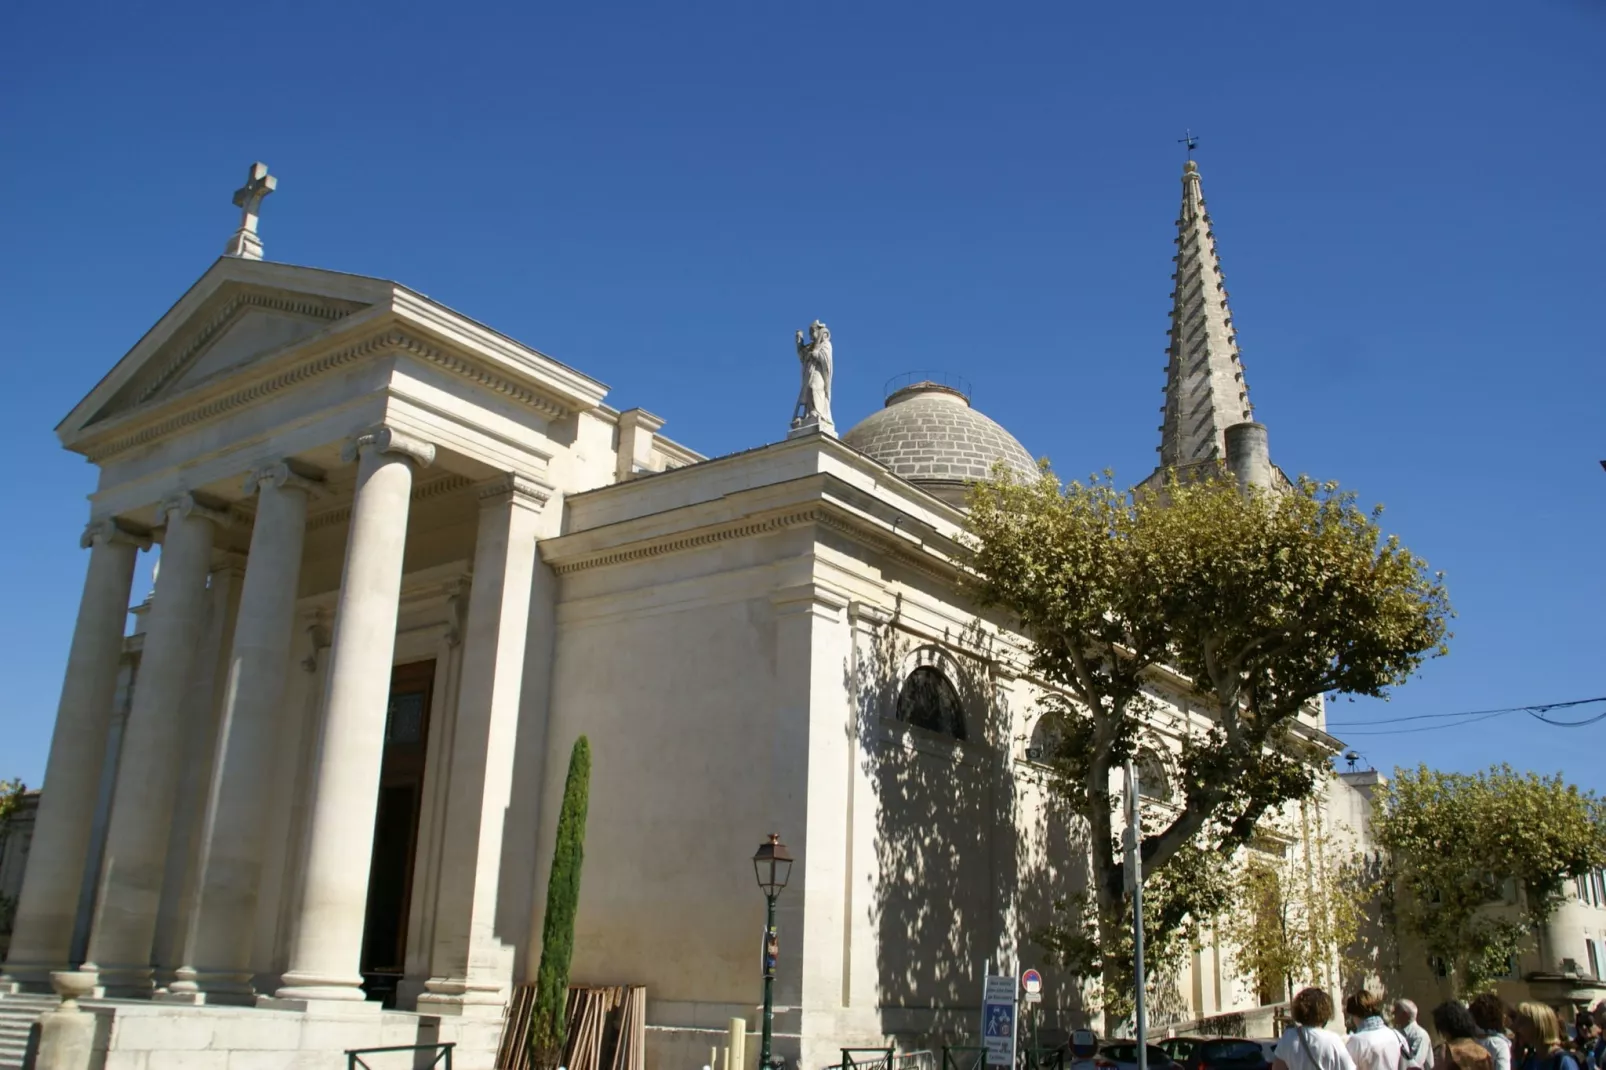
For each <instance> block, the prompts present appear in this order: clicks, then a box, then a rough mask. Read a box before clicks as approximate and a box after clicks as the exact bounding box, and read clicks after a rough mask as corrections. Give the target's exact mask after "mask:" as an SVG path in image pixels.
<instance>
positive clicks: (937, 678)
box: [898, 665, 965, 741]
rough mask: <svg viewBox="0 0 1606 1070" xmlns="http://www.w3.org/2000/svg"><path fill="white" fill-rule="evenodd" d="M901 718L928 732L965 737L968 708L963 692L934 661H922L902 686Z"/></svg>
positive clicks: (899, 696)
mask: <svg viewBox="0 0 1606 1070" xmlns="http://www.w3.org/2000/svg"><path fill="white" fill-rule="evenodd" d="M898 720H900V721H902V722H903V723H904V724H908V725H913V726H914V727H916V728H924V729H925V730H926V731H928V732H941V733H942V734H943V735H945V736H952V737H953V738H955V739H957V740H961V741H963V740H964V739H965V711H964V708H963V705H962V704H961V703H960V701H959V692H958V691H955V690H954V685H953V684H952V683H950V682H949V680H948V677H946V676H944V675H943V672H942V670H941V669H939V668H937V667H936V666H934V665H922V666H920V667H919V668H917V669H915V671H914V672H911V673H910V674H909V675H908V676H907V677H905V678H904V681H903V687H901V688H900V689H899V690H898Z"/></svg>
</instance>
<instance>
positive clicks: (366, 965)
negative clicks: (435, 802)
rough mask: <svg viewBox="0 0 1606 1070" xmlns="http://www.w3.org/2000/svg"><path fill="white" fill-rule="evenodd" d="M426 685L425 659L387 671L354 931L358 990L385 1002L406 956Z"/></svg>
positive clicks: (392, 997) (430, 679) (428, 667)
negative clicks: (363, 894)
mask: <svg viewBox="0 0 1606 1070" xmlns="http://www.w3.org/2000/svg"><path fill="white" fill-rule="evenodd" d="M434 687H435V662H434V660H433V659H432V660H430V661H414V662H409V663H408V664H406V665H398V666H396V667H395V669H393V670H392V671H391V675H390V705H389V707H388V709H387V710H386V713H385V751H384V757H383V759H382V760H381V762H380V766H379V799H378V804H377V806H376V808H375V811H374V850H373V856H372V861H371V863H370V865H369V870H368V910H367V914H366V916H365V918H364V921H363V934H362V977H363V989H364V990H365V991H366V992H367V993H368V998H369V999H376V1000H379V1001H381V1002H382V1003H384V1005H385V1006H387V1007H394V1006H395V1005H396V986H397V985H398V984H399V983H400V982H401V979H402V973H403V971H404V968H405V963H406V961H407V916H408V912H409V908H410V907H411V905H412V898H413V868H414V862H415V861H416V859H417V855H418V815H419V810H420V806H421V803H422V801H423V797H424V755H425V750H426V747H427V745H428V743H429V713H430V710H429V700H430V695H431V694H432V693H433V691H434Z"/></svg>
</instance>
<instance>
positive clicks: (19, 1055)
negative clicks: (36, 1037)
mask: <svg viewBox="0 0 1606 1070" xmlns="http://www.w3.org/2000/svg"><path fill="white" fill-rule="evenodd" d="M59 1004H60V1001H59V1000H57V999H56V997H54V996H31V995H6V996H0V1070H22V1060H23V1057H24V1056H25V1055H26V1054H27V1051H28V1034H29V1033H30V1032H31V1031H32V1029H33V1024H34V1023H35V1022H37V1021H38V1020H39V1016H40V1015H41V1014H44V1013H45V1012H46V1011H50V1010H54V1009H55V1008H56V1007H57V1006H58V1005H59Z"/></svg>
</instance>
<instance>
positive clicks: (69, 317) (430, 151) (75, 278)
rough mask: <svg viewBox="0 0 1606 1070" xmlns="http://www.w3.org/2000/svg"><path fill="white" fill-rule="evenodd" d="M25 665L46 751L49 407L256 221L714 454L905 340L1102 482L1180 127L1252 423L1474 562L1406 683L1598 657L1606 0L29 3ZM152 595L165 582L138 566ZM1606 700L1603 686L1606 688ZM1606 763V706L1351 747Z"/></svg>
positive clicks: (5, 399)
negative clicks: (255, 216) (404, 288)
mask: <svg viewBox="0 0 1606 1070" xmlns="http://www.w3.org/2000/svg"><path fill="white" fill-rule="evenodd" d="M0 31H3V32H0V130H3V131H4V133H3V142H0V144H3V145H4V150H5V151H4V157H5V166H4V167H3V168H0V249H3V251H4V255H3V256H0V282H3V286H4V293H5V326H6V332H5V338H6V344H7V354H6V363H7V365H8V366H9V367H10V368H11V369H12V374H11V376H10V378H9V380H8V383H7V387H6V389H5V391H4V392H3V393H0V445H3V447H4V450H5V454H6V457H7V460H8V463H7V464H6V465H5V466H4V469H3V471H4V477H3V478H4V479H5V481H6V486H5V487H4V490H5V494H4V501H6V502H7V504H8V506H9V521H10V522H9V524H8V525H7V533H8V537H9V546H8V556H9V558H10V560H11V561H12V563H13V566H12V569H11V571H10V580H9V584H8V587H7V589H6V595H7V596H8V597H7V601H8V605H7V612H6V613H5V615H4V617H3V618H0V649H3V650H4V651H5V655H4V656H5V659H6V664H7V667H8V671H7V674H6V675H7V685H8V686H7V688H6V693H5V698H4V700H3V704H0V775H7V774H9V775H20V776H22V777H24V778H26V779H27V780H28V781H30V782H32V783H37V782H38V781H39V779H40V777H41V775H42V771H43V768H44V757H45V752H46V748H47V746H48V742H49V736H50V727H51V722H52V720H53V718H54V715H55V706H56V699H57V693H58V689H59V687H60V676H61V671H62V665H63V662H64V659H65V656H66V650H67V645H68V639H69V636H70V633H71V629H72V624H73V616H74V614H75V612H76V607H77V601H78V595H79V590H80V584H81V582H82V578H83V572H84V567H85V555H84V554H83V553H82V552H81V551H80V550H79V549H78V548H77V542H78V535H79V532H80V530H81V528H82V526H83V523H84V522H85V520H86V519H87V506H86V504H85V502H84V495H85V494H86V493H88V491H89V490H90V489H91V486H92V472H91V470H90V468H89V467H88V466H87V464H86V463H85V462H83V461H82V460H80V459H79V458H77V457H75V456H72V455H69V454H66V453H64V452H62V451H61V450H60V449H59V447H58V445H57V443H56V441H55V438H54V436H53V433H52V428H53V427H54V425H55V424H56V422H57V421H58V420H59V419H60V417H61V416H63V415H64V414H65V413H66V412H67V411H68V409H70V408H71V407H72V405H73V404H74V403H75V402H76V401H77V400H78V399H79V398H80V397H81V396H82V395H83V394H84V393H85V392H86V391H87V390H88V389H89V388H90V387H91V386H92V385H93V384H94V383H95V381H96V380H97V379H98V378H99V377H100V376H101V375H102V374H103V373H104V372H105V371H106V369H108V368H110V367H111V365H112V364H113V363H114V362H115V361H116V360H117V359H118V358H119V357H120V356H121V355H122V354H123V353H124V352H125V351H126V350H127V349H128V348H129V347H130V346H131V345H132V344H133V343H134V342H135V341H136V340H137V339H138V338H139V336H140V334H141V333H142V332H143V331H144V330H145V329H146V328H147V327H148V326H149V325H150V324H151V323H152V322H154V321H155V320H156V318H157V317H158V316H160V315H161V314H162V312H163V311H164V310H165V309H166V308H167V307H168V305H170V304H171V303H172V302H173V301H174V300H175V299H176V298H177V297H178V296H179V294H181V293H182V292H183V291H184V289H185V288H186V287H187V286H188V285H189V284H190V283H191V282H192V281H193V280H194V279H195V278H196V277H197V276H198V275H199V274H200V273H201V272H202V271H204V270H205V269H206V268H207V266H208V265H209V264H210V263H211V262H212V260H213V258H214V257H215V256H216V255H217V254H218V253H219V252H220V251H221V250H222V248H223V244H224V242H225V241H226V240H227V238H228V236H229V234H230V232H231V231H232V229H233V227H234V225H235V221H236V218H237V217H236V213H235V210H234V209H233V208H232V206H231V205H230V204H229V197H230V194H231V193H232V191H233V190H234V189H235V187H236V186H238V185H239V184H240V181H241V179H242V177H243V175H244V172H245V169H246V167H247V165H248V164H250V163H251V161H253V160H257V159H261V160H265V161H267V162H268V163H269V164H270V165H271V166H272V169H273V171H274V173H275V174H276V175H278V176H279V179H280V183H279V190H278V192H277V193H276V194H274V195H273V196H272V197H271V198H270V199H269V200H268V202H267V204H266V206H265V210H264V217H263V224H262V234H263V238H264V240H265V242H266V246H267V254H268V257H269V258H270V259H274V260H283V261H288V262H291V263H297V264H309V265H315V266H319V267H327V268H334V269H339V270H344V271H352V272H361V273H367V274H373V275H381V276H385V277H388V278H392V279H397V280H400V281H402V282H404V283H406V284H407V285H409V286H412V287H414V288H416V289H419V290H422V291H423V292H425V293H428V294H430V295H431V296H432V297H435V298H437V299H439V300H442V301H444V302H446V303H448V304H450V305H452V306H454V307H456V308H458V309H460V310H462V311H464V312H465V313H468V314H470V315H472V316H475V317H476V318H478V319H481V320H483V321H484V322H486V323H489V324H492V325H494V326H495V327H497V328H499V329H500V330H502V331H504V332H506V333H508V334H511V335H513V336H514V337H516V338H519V339H521V340H523V341H525V342H528V343H530V344H532V345H534V346H537V347H539V348H541V349H542V350H544V351H546V352H548V353H551V354H553V355H554V356H556V357H558V358H560V359H562V360H564V361H567V362H569V363H571V364H573V365H575V366H577V367H579V368H581V369H583V370H585V371H587V372H589V373H591V374H593V375H595V376H597V377H598V378H600V379H602V380H604V381H606V382H608V383H610V384H612V386H613V388H614V392H613V394H612V395H611V397H610V400H611V401H612V402H613V403H614V404H616V405H618V406H620V407H627V406H631V405H642V406H645V407H647V408H649V409H651V410H652V411H654V412H657V413H659V414H661V415H663V416H664V417H666V418H667V420H668V424H667V426H666V427H665V433H666V434H669V435H671V436H674V437H676V438H678V439H680V440H682V441H684V442H686V443H687V444H689V445H691V446H693V447H695V448H696V449H698V450H700V451H702V452H704V453H708V454H718V453H722V452H727V451H731V450H737V449H742V448H746V447H749V446H753V445H756V444H759V443H762V442H765V441H769V440H773V439H776V438H778V437H780V436H781V435H782V434H783V433H784V430H785V427H786V422H787V420H788V418H789V416H790V413H791V407H792V402H793V400H794V397H795V392H796V362H795V357H794V355H793V353H792V348H791V334H792V331H793V330H795V329H796V328H798V327H801V326H803V325H805V324H806V323H807V322H808V321H809V320H810V319H812V318H813V317H816V316H819V317H822V318H824V319H825V320H826V321H827V322H829V323H830V324H831V327H832V329H833V334H834V338H835V340H836V343H837V345H836V358H837V369H838V371H837V397H836V402H835V408H836V412H837V419H838V422H839V424H841V425H842V426H848V425H850V424H851V423H853V422H854V421H856V420H857V419H859V418H860V417H862V416H863V415H864V414H866V413H867V412H869V411H871V410H872V409H873V408H874V407H876V406H878V405H879V404H880V402H881V386H882V383H883V382H884V381H885V380H886V379H887V378H888V377H889V376H892V375H894V374H896V373H899V372H902V371H905V370H907V369H911V368H937V369H945V370H948V371H952V372H957V373H960V374H963V375H965V376H968V377H969V378H970V379H971V380H972V382H973V383H974V387H975V401H976V405H977V407H978V408H980V409H981V410H982V411H984V412H987V413H988V414H989V415H991V416H993V417H994V418H996V419H998V420H999V421H1000V422H1002V423H1003V424H1004V425H1005V426H1007V427H1008V428H1010V429H1011V430H1012V431H1014V432H1015V434H1016V435H1017V436H1018V437H1019V438H1020V439H1021V440H1022V441H1023V442H1024V443H1025V444H1026V446H1027V448H1028V449H1030V450H1031V451H1033V452H1034V453H1036V454H1046V455H1048V456H1049V457H1051V458H1052V459H1053V461H1054V462H1055V464H1056V466H1057V467H1058V468H1059V469H1060V470H1061V471H1062V472H1065V473H1070V474H1076V473H1082V472H1087V471H1090V470H1092V469H1096V468H1103V467H1106V466H1108V467H1112V468H1114V469H1115V470H1116V472H1117V474H1118V475H1119V476H1120V477H1122V478H1124V479H1128V480H1133V481H1135V480H1137V479H1139V478H1141V477H1142V476H1144V475H1145V474H1147V473H1148V471H1149V470H1150V468H1151V467H1152V465H1153V463H1154V459H1155V453H1154V447H1155V445H1156V444H1157V442H1158V434H1157V432H1156V430H1155V428H1156V426H1157V424H1158V423H1159V412H1158V407H1159V405H1160V401H1161V386H1162V383H1163V374H1162V368H1163V364H1164V349H1165V331H1166V312H1167V308H1168V302H1167V293H1168V291H1169V289H1170V286H1169V279H1168V275H1169V272H1170V270H1171V263H1170V257H1171V255H1172V252H1173V248H1172V246H1171V238H1172V236H1173V233H1174V231H1173V228H1172V221H1173V219H1174V218H1175V216H1176V208H1177V201H1178V194H1179V185H1178V177H1179V173H1180V170H1181V164H1182V151H1181V149H1180V147H1179V146H1178V145H1177V143H1176V139H1177V138H1179V137H1180V136H1181V135H1182V132H1183V130H1184V128H1192V129H1193V130H1194V131H1195V132H1197V133H1199V134H1200V135H1201V137H1202V139H1203V140H1202V144H1201V146H1200V150H1199V160H1200V166H1201V169H1202V171H1203V174H1204V182H1205V193H1206V196H1207V198H1208V199H1209V202H1210V208H1211V212H1212V215H1213V217H1214V220H1215V224H1216V231H1217V235H1218V238H1219V244H1220V248H1221V252H1222V255H1223V258H1224V262H1225V266H1226V271H1227V277H1228V284H1229V286H1230V287H1231V291H1232V301H1233V307H1234V312H1235V314H1236V319H1237V324H1238V326H1239V329H1240V339H1241V341H1242V344H1243V348H1244V358H1245V362H1246V365H1247V368H1248V378H1249V382H1250V387H1251V400H1252V401H1253V402H1254V404H1255V407H1256V414H1257V416H1258V417H1259V418H1260V419H1261V420H1263V421H1264V422H1265V423H1267V424H1268V425H1269V426H1270V429H1271V443H1272V452H1273V457H1274V459H1275V460H1277V461H1278V462H1279V463H1280V464H1281V465H1282V466H1283V467H1284V468H1285V469H1287V470H1289V471H1290V472H1307V473H1310V474H1312V475H1315V476H1319V477H1322V478H1336V479H1340V480H1342V481H1343V482H1345V483H1346V484H1348V485H1350V486H1353V487H1355V488H1356V489H1357V490H1359V491H1360V493H1361V494H1362V496H1363V498H1365V499H1366V500H1368V501H1382V502H1385V503H1386V504H1387V505H1388V509H1389V511H1388V514H1387V518H1388V522H1389V524H1390V525H1391V526H1392V527H1393V528H1394V529H1395V530H1397V531H1398V532H1399V533H1400V534H1401V535H1402V536H1403V537H1404V538H1405V539H1406V541H1407V542H1408V544H1409V545H1410V546H1412V547H1413V548H1414V549H1416V550H1417V551H1418V552H1420V553H1421V554H1423V555H1424V556H1426V557H1427V558H1428V559H1429V560H1430V561H1431V562H1432V563H1433V564H1434V565H1435V566H1437V567H1439V568H1442V569H1444V570H1445V571H1446V572H1447V573H1448V574H1449V583H1450V587H1451V592H1452V595H1453V596H1454V599H1455V602H1456V606H1457V609H1458V610H1459V612H1460V619H1459V620H1458V621H1457V622H1456V632H1457V635H1456V638H1455V641H1454V643H1453V652H1452V654H1451V656H1450V657H1449V658H1446V659H1443V660H1440V661H1436V662H1434V663H1431V664H1430V665H1429V666H1428V667H1427V669H1426V670H1425V671H1424V673H1423V675H1422V678H1421V679H1420V680H1419V681H1417V682H1413V683H1412V684H1410V685H1409V686H1407V687H1406V688H1404V689H1402V690H1401V691H1400V692H1399V693H1398V694H1397V696H1396V697H1395V699H1394V701H1393V702H1392V703H1391V704H1390V705H1387V706H1380V705H1376V704H1372V703H1367V704H1357V705H1354V706H1349V705H1341V706H1339V707H1338V708H1337V709H1336V710H1335V718H1336V719H1348V720H1357V719H1370V718H1375V717H1379V716H1383V715H1393V716H1406V715H1412V714H1422V713H1439V712H1448V711H1456V710H1468V709H1481V708H1488V707H1500V706H1509V705H1515V704H1523V703H1529V702H1537V701H1550V700H1561V699H1571V698H1581V697H1589V696H1595V695H1602V694H1606V672H1603V669H1602V666H1603V664H1606V656H1603V646H1606V643H1603V640H1606V624H1603V619H1606V613H1603V610H1606V584H1603V581H1602V573H1603V555H1602V546H1603V536H1602V532H1603V529H1606V472H1603V471H1602V470H1601V468H1600V465H1599V463H1598V462H1599V460H1600V458H1602V457H1606V390H1603V386H1606V382H1603V379H1606V373H1603V367H1606V361H1603V350H1602V342H1601V339H1602V330H1603V327H1602V315H1603V313H1606V293H1603V276H1606V269H1603V267H1602V263H1603V259H1602V248H1603V241H1602V239H1603V237H1606V232H1603V227H1602V223H1601V220H1602V192H1603V190H1606V177H1603V176H1606V148H1603V146H1606V130H1603V128H1602V126H1601V116H1602V111H1603V109H1602V104H1603V103H1606V89H1603V86H1606V61H1603V59H1602V57H1603V56H1606V6H1603V5H1602V4H1601V3H1599V2H1598V0H1590V2H1584V0H1575V2H1571V3H1568V2H1558V0H1535V2H1533V3H1521V4H1514V3H1500V4H1491V3H1484V2H1470V3H1465V2H1464V3H1455V4H1450V3H1410V4H1375V5H1374V4H1362V5H1356V4H1342V5H1333V4H1327V5H1316V4H1269V3H1266V4H1216V5H1199V4H1188V5H1183V4H1130V5H1127V4H1104V5H1092V4H1065V3H1042V4H978V3H965V4H952V3H934V2H927V3H921V4H914V3H899V4H894V3H889V2H875V3H863V2H859V3H851V4H845V3H809V4H783V3H773V2H758V3H754V2H751V0H749V2H747V3H742V4H715V3H701V4H658V5H652V6H634V5H628V4H565V5H556V4H507V5H504V6H501V7H484V6H477V5H473V4H464V3H458V4H452V5H445V4H433V5H427V6H425V5H417V4H399V3H393V4H387V5H383V6H379V5H376V6H374V7H373V8H372V9H371V10H367V11H363V10H359V9H356V8H354V7H350V6H347V5H340V4H331V5H322V4H318V5H312V4H288V3H284V4H274V5H267V6H264V5H260V4H259V5H239V4H234V5H223V4H207V5H199V4H180V3H169V4H126V3H118V4H105V3H99V2H95V3H88V4H41V3H32V4H26V5H15V6H11V7H9V8H8V9H7V12H6V14H5V15H4V16H3V23H0ZM137 582H138V583H139V585H140V586H139V590H141V591H142V590H144V589H146V588H145V586H144V585H145V583H146V581H145V580H144V579H141V580H139V581H137ZM1597 708H1598V707H1597ZM1354 742H1355V743H1356V744H1357V745H1358V746H1359V748H1360V749H1361V750H1362V751H1363V752H1365V754H1366V755H1367V756H1368V758H1369V759H1370V760H1371V761H1373V762H1375V763H1376V764H1377V765H1378V766H1379V767H1382V768H1388V767H1391V766H1393V765H1394V764H1396V763H1415V762H1417V761H1419V760H1420V761H1426V762H1429V763H1432V764H1436V765H1440V766H1444V767H1455V768H1475V767H1480V766H1484V765H1487V764H1489V763H1491V762H1495V761H1499V760H1510V761H1512V762H1514V763H1516V764H1518V765H1521V766H1525V767H1533V768H1538V769H1543V770H1556V769H1564V770H1565V771H1566V772H1567V773H1568V775H1570V776H1571V777H1573V778H1574V779H1576V780H1577V781H1578V782H1580V783H1582V784H1584V785H1586V786H1589V787H1592V788H1595V789H1597V790H1606V748H1603V746H1602V744H1603V743H1606V723H1602V724H1601V725H1598V726H1594V727H1592V728H1586V729H1577V730H1571V731H1564V730H1560V729H1549V728H1544V727H1542V726H1536V725H1535V724H1534V723H1533V722H1531V721H1529V720H1528V719H1527V718H1525V717H1520V718H1519V717H1511V718H1497V719H1494V720H1491V721H1488V722H1485V723H1483V724H1480V725H1477V726H1475V727H1473V728H1469V729H1467V730H1464V731H1457V732H1430V733H1423V734H1414V735H1393V736H1367V737H1364V738H1363V737H1359V736H1356V737H1354Z"/></svg>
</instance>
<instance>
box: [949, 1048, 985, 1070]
mask: <svg viewBox="0 0 1606 1070" xmlns="http://www.w3.org/2000/svg"><path fill="white" fill-rule="evenodd" d="M941 1070H987V1049H986V1048H978V1047H973V1046H971V1045H968V1044H944V1045H943V1046H942V1067H941Z"/></svg>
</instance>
